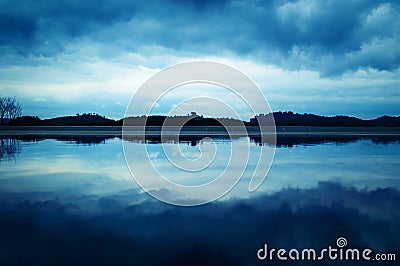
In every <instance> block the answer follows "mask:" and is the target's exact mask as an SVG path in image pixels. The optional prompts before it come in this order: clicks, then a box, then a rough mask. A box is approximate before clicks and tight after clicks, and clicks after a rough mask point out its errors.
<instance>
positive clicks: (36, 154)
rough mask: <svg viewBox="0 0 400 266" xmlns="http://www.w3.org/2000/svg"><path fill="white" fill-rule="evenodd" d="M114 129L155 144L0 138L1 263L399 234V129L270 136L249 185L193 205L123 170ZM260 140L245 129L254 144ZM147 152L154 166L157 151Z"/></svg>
mask: <svg viewBox="0 0 400 266" xmlns="http://www.w3.org/2000/svg"><path fill="white" fill-rule="evenodd" d="M214 140H215V142H216V145H217V147H218V148H219V149H220V150H221V151H224V149H228V148H229V145H230V140H227V139H224V138H216V139H214ZM121 141H129V142H130V143H131V145H134V146H135V145H145V144H148V145H149V147H150V150H151V152H152V154H155V155H156V154H157V153H160V154H161V153H162V146H161V144H160V141H161V140H158V139H154V138H148V139H147V140H146V141H145V142H144V143H143V142H140V140H137V139H129V140H122V139H121V138H119V137H116V136H96V137H87V136H83V137H82V136H68V137H66V136H56V137H54V136H52V138H51V139H49V138H47V137H43V136H15V137H14V138H12V137H3V138H2V142H1V143H2V145H1V154H2V158H7V156H10V155H3V154H14V157H12V158H15V156H16V155H17V154H19V155H18V158H17V159H15V160H11V161H10V160H1V161H0V217H1V218H0V265H18V264H21V265H27V264H30V265H32V264H35V265H44V264H45V265H50V264H57V265H74V264H85V265H109V264H119V265H133V264H135V265H180V264H182V265H258V263H259V262H258V260H257V257H256V252H257V250H258V249H259V248H261V247H262V246H263V245H264V243H268V244H269V245H270V246H271V247H276V248H281V247H282V248H310V247H313V248H322V247H326V246H327V245H332V246H334V245H335V241H336V239H337V238H338V237H340V236H344V237H346V238H347V240H348V242H349V245H350V246H352V247H360V248H370V249H373V250H374V251H376V252H397V251H398V247H399V246H400V239H399V238H398V235H399V234H400V231H399V227H398V224H400V182H399V172H400V160H399V159H400V149H399V147H400V143H399V139H398V137H389V136H379V137H371V136H346V137H342V136H340V137H338V136H335V137H332V136H318V137H315V136H313V137H310V136H307V137H302V138H293V137H288V136H287V137H286V138H279V137H278V143H279V145H278V147H279V149H277V153H276V156H275V160H274V163H273V166H272V168H271V172H270V175H269V176H268V178H267V179H266V180H265V181H264V183H263V185H262V186H261V187H260V189H259V190H258V191H256V192H255V193H249V192H248V191H247V187H248V181H249V180H248V179H249V177H248V176H246V174H245V175H244V176H243V182H240V183H239V184H238V185H237V186H236V187H235V188H234V190H232V191H231V192H230V193H229V195H228V196H227V197H225V198H223V199H221V200H219V201H216V202H213V203H211V204H207V205H204V206H200V207H195V208H182V207H174V206H170V205H166V204H163V203H160V202H158V201H156V200H154V199H153V198H151V197H149V196H148V195H147V194H146V193H143V191H141V190H140V188H139V187H137V186H136V185H135V183H134V182H133V180H132V178H131V177H130V175H129V173H128V170H127V168H126V165H125V161H124V157H123V151H122V145H121ZM233 141H237V142H240V141H241V139H240V138H239V139H235V140H233ZM167 144H168V145H169V146H171V147H173V146H174V145H184V146H185V147H184V149H183V150H184V151H187V152H189V153H193V152H195V151H197V150H198V148H199V145H204V144H203V142H202V141H201V139H193V138H188V139H181V140H180V142H179V143H178V144H176V143H175V144H174V142H173V141H171V142H167ZM337 144H340V145H337ZM192 145H194V146H192ZM263 145H265V143H263ZM263 145H261V146H260V143H258V142H257V140H256V139H253V143H252V145H251V152H252V151H254V152H255V151H257V149H261V148H263V147H264V146H263ZM265 146H267V145H265ZM289 147H290V148H289ZM155 158H156V159H157V160H158V161H157V163H158V164H159V165H161V166H162V165H163V163H164V161H163V157H162V156H158V157H155ZM137 160H139V161H140V160H141V158H137ZM255 163H256V162H255V161H254V160H252V159H251V160H250V162H249V166H248V167H249V168H251V167H254V164H255ZM220 166H221V164H218V161H217V164H216V165H215V166H214V167H215V169H214V170H219V168H218V167H220ZM165 169H166V170H167V169H168V168H165ZM182 177H184V176H176V178H182ZM160 193H170V192H168V191H161V192H160ZM99 251H101V252H99ZM397 254H398V253H397ZM265 263H266V262H265V261H264V262H262V264H265ZM325 263H330V261H325ZM274 264H279V263H278V261H272V262H268V265H274ZM285 264H287V262H286V263H284V264H283V265H285ZM290 264H294V263H292V262H290ZM312 264H313V263H312V262H310V263H308V265H312ZM332 264H333V265H351V264H352V263H351V262H350V261H345V262H344V263H340V262H338V261H335V262H332ZM354 264H355V265H360V262H355V263H354ZM361 264H362V263H361ZM385 264H388V263H385ZM298 265H304V262H301V263H298ZM317 265H321V263H320V262H318V263H317Z"/></svg>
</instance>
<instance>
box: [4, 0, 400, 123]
mask: <svg viewBox="0 0 400 266" xmlns="http://www.w3.org/2000/svg"><path fill="white" fill-rule="evenodd" d="M399 43H400V3H399V2H398V1H359V0H357V1H353V0H349V1H344V2H343V1H240V0H239V1H228V0H226V1H199V0H196V1H181V0H169V1H157V0H149V1H111V0H103V1H88V0H79V1H75V0H72V1H71V0H55V1H44V0H39V1H33V0H32V1H29V0H27V1H19V0H14V1H8V0H2V1H0V94H1V95H11V96H16V97H17V98H18V99H19V100H20V102H21V103H22V106H23V114H24V115H38V116H40V117H42V118H46V117H53V116H59V115H72V114H75V113H78V112H79V113H83V112H96V113H100V114H102V115H106V116H108V117H112V118H121V117H122V116H123V114H124V112H125V108H126V106H127V104H128V102H129V99H130V98H131V97H132V95H133V93H134V92H135V91H136V90H137V88H138V87H139V86H140V85H141V84H142V83H143V82H144V81H145V80H146V79H148V78H149V77H151V76H152V75H154V74H155V73H157V72H158V71H160V70H161V69H163V68H165V67H168V66H170V65H171V64H177V63H180V62H185V61H189V60H197V59H201V60H213V61H217V62H222V63H226V64H229V65H231V66H233V67H235V68H237V69H239V70H240V71H242V72H244V73H245V74H247V75H248V76H249V77H250V78H252V79H253V80H254V81H255V82H256V84H258V86H259V87H260V89H261V90H262V91H263V93H264V95H265V96H266V98H267V99H268V101H269V104H270V106H271V108H272V110H274V111H278V110H282V111H284V110H292V111H295V112H301V113H303V112H308V113H317V114H322V115H335V114H345V115H354V116H358V117H362V118H372V117H376V116H380V115H383V114H388V115H400V108H399V106H400V90H399V89H400V75H399V74H400V70H399V67H400V48H399V47H400V46H399ZM183 91H185V90H184V89H183ZM208 91H210V92H209V93H210V95H208V96H214V97H218V98H221V97H222V96H221V95H220V94H218V92H216V93H215V94H214V95H213V92H212V90H211V89H210V90H208ZM186 92H187V95H185V94H181V95H178V96H175V97H173V95H172V96H170V97H168V99H166V100H165V101H163V102H162V104H160V105H159V106H157V112H158V113H168V112H169V111H170V110H171V109H172V108H173V107H174V105H176V104H177V103H179V102H181V101H182V99H184V98H185V97H186V96H188V97H193V94H194V90H193V89H191V88H189V87H188V88H186ZM223 97H224V98H223V99H224V100H225V101H227V102H230V101H232V103H233V105H235V99H233V98H232V99H231V98H230V97H229V95H224V96H223ZM191 107H193V109H195V110H194V111H197V112H198V113H207V109H201V108H200V107H198V108H197V107H196V106H191ZM209 109H210V108H209ZM211 109H213V112H214V113H218V108H211ZM239 112H240V111H239ZM214 113H213V114H214ZM213 114H211V113H210V115H213ZM222 115H223V114H222Z"/></svg>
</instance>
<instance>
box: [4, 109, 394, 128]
mask: <svg viewBox="0 0 400 266" xmlns="http://www.w3.org/2000/svg"><path fill="white" fill-rule="evenodd" d="M271 116H273V117H274V120H275V124H276V126H321V127H326V126H328V127H335V126H337V127H376V126H387V127H398V126H400V116H386V115H385V116H381V117H378V118H375V119H370V120H363V119H360V118H356V117H351V116H343V115H338V116H320V115H315V114H307V113H304V114H298V113H293V112H290V111H289V112H274V113H269V114H259V115H257V116H255V117H253V118H251V119H250V120H249V121H241V120H237V119H233V118H209V117H203V116H199V115H193V114H189V115H186V116H170V117H167V116H163V115H154V116H135V117H127V118H123V119H119V120H114V119H109V118H106V117H105V116H102V115H99V114H95V113H87V114H77V115H75V116H64V117H56V118H50V119H40V118H39V117H37V116H22V117H16V118H11V120H10V121H9V123H8V125H10V126H122V125H123V124H124V122H125V125H130V126H135V125H137V126H141V125H144V124H146V126H163V125H164V126H165V125H168V126H181V125H184V126H222V125H226V126H240V125H243V124H244V125H245V126H248V127H249V126H255V127H257V126H258V125H259V121H261V124H262V121H263V119H270V118H271Z"/></svg>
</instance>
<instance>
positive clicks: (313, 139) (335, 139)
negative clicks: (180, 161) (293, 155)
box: [1, 134, 400, 158]
mask: <svg viewBox="0 0 400 266" xmlns="http://www.w3.org/2000/svg"><path fill="white" fill-rule="evenodd" d="M116 137H117V138H121V135H102V136H89V135H86V136H85V135H79V136H73V135H70V136H66V135H60V136H57V135H47V136H46V135H38V136H35V135H20V136H19V135H17V136H15V138H8V137H6V138H2V139H1V140H2V143H1V144H2V145H1V156H2V158H3V157H7V156H6V155H4V154H18V153H19V152H20V151H21V145H20V141H32V142H38V141H41V140H44V139H55V140H58V141H63V142H67V143H73V144H78V145H97V144H105V143H106V141H107V140H110V139H114V138H116ZM206 137H208V138H211V139H214V140H215V141H229V140H230V139H239V138H243V136H231V137H229V136H213V135H207V134H204V135H196V136H187V135H180V136H178V138H177V137H174V136H171V137H163V138H162V137H161V135H159V136H154V135H149V136H148V135H145V136H124V141H129V142H135V143H148V144H159V143H163V142H164V143H165V142H167V143H178V142H179V143H186V144H188V145H191V146H196V145H198V144H199V143H200V142H201V141H202V140H203V139H204V138H206ZM250 140H251V141H252V142H254V143H256V144H258V145H269V144H273V142H271V143H269V142H268V140H269V139H268V138H265V139H264V141H262V140H261V137H257V136H250ZM360 140H369V141H371V142H373V143H375V144H390V143H400V135H307V134H301V135H284V134H279V135H277V139H276V146H277V147H293V146H301V145H318V144H324V143H335V144H346V143H350V142H356V141H360ZM8 157H9V158H13V156H11V157H10V155H8Z"/></svg>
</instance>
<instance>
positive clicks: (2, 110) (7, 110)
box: [0, 96, 22, 124]
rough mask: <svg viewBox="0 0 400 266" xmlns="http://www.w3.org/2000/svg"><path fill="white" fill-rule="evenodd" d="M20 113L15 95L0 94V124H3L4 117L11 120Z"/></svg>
mask: <svg viewBox="0 0 400 266" xmlns="http://www.w3.org/2000/svg"><path fill="white" fill-rule="evenodd" d="M21 113H22V107H21V104H20V103H19V102H18V101H17V100H16V99H15V97H9V96H0V119H1V121H0V122H1V124H4V120H5V119H9V120H11V119H15V118H17V117H20V116H21Z"/></svg>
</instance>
